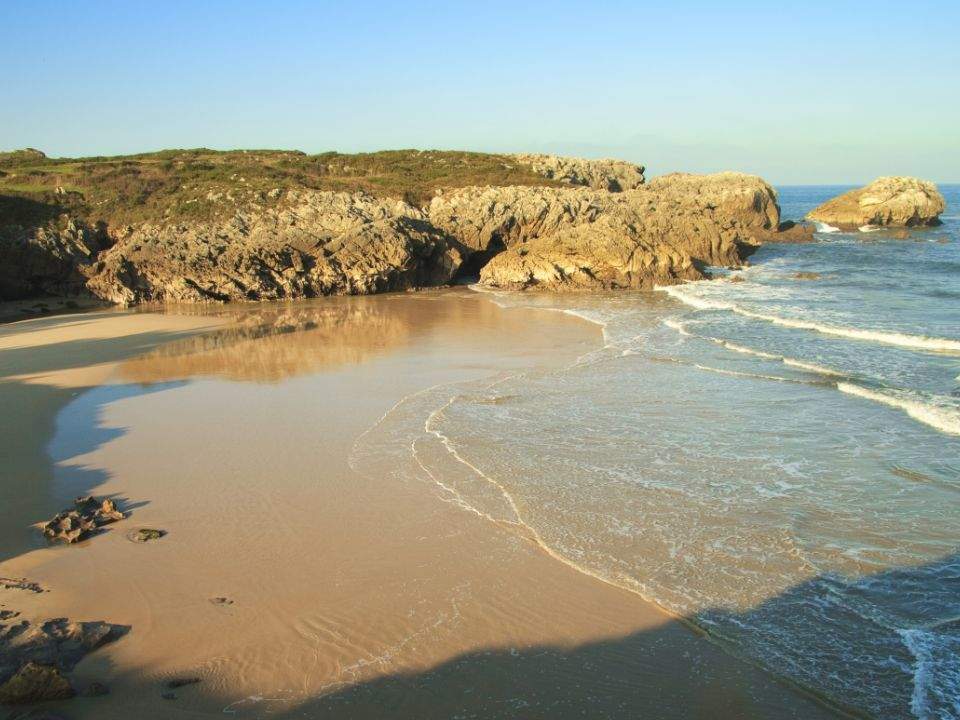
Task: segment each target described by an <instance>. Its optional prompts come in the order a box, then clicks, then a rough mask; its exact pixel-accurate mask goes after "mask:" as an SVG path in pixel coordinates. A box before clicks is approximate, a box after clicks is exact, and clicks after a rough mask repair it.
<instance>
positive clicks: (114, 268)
mask: <svg viewBox="0 0 960 720" xmlns="http://www.w3.org/2000/svg"><path fill="white" fill-rule="evenodd" d="M462 259H463V258H462V255H461V254H460V253H459V252H458V250H457V248H456V246H455V244H453V243H451V242H449V239H448V238H447V237H446V236H445V235H444V234H443V233H442V232H440V231H439V230H437V229H436V228H435V227H433V226H432V225H431V224H430V223H429V222H428V221H427V220H426V217H425V216H424V214H423V213H422V212H420V211H419V210H417V209H416V208H414V207H412V206H410V205H408V204H407V203H404V202H402V201H400V200H382V199H376V198H372V197H370V196H367V195H364V194H362V193H354V194H348V193H333V192H315V191H289V192H287V193H286V195H285V196H284V197H283V198H282V202H281V203H280V204H279V205H277V206H270V207H263V206H259V205H256V204H252V205H249V206H247V207H245V208H242V209H239V210H237V212H236V213H235V214H234V215H233V217H231V218H229V219H228V220H225V221H205V222H197V223H187V222H181V223H176V224H165V223H148V224H145V225H143V226H141V227H138V228H127V229H126V230H125V231H124V232H123V233H122V234H121V235H120V237H119V238H118V240H117V242H116V244H115V245H114V246H113V247H112V248H110V249H109V250H107V251H106V252H104V253H102V254H101V255H100V257H99V258H98V260H97V262H96V263H94V264H92V265H89V266H87V267H85V268H84V271H85V272H86V273H87V274H88V276H89V281H88V283H87V287H88V288H89V289H90V291H91V292H93V294H94V295H96V296H97V297H100V298H102V299H105V300H110V301H112V302H116V303H121V304H131V303H137V302H145V301H161V302H205V301H224V300H278V299H281V298H297V297H315V296H319V295H359V294H370V293H377V292H385V291H389V290H405V289H408V288H413V287H420V286H430V285H441V284H443V283H445V282H447V281H448V280H449V279H450V278H451V277H452V276H453V274H454V272H455V271H456V270H457V268H458V267H459V266H460V263H461V262H462Z"/></svg>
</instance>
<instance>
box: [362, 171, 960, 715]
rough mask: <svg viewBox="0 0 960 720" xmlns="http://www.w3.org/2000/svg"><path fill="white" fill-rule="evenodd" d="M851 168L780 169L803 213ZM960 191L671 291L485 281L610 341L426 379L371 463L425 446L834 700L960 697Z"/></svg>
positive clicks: (742, 649)
mask: <svg viewBox="0 0 960 720" xmlns="http://www.w3.org/2000/svg"><path fill="white" fill-rule="evenodd" d="M845 189H846V188H841V187H826V186H820V187H809V186H808V187H784V188H780V189H779V197H780V204H781V208H782V215H783V218H784V219H797V220H798V219H801V218H802V217H803V215H804V214H805V213H806V212H807V211H808V210H810V209H812V208H813V207H815V206H816V205H817V204H819V203H820V202H822V201H823V200H825V199H827V198H829V197H832V196H834V195H836V194H838V193H839V192H841V191H843V190H845ZM941 190H942V191H943V192H944V195H945V196H946V198H947V203H948V207H947V211H946V213H945V214H944V217H943V218H942V219H943V224H942V225H940V226H939V227H935V228H930V229H923V230H916V231H913V232H912V233H911V235H910V238H909V239H906V240H905V239H897V238H896V237H894V235H893V233H889V232H886V231H878V232H857V233H852V234H851V233H842V232H836V231H832V229H831V228H829V227H823V228H821V229H822V230H823V232H818V233H817V235H816V240H817V241H816V242H814V243H810V244H798V245H768V246H765V247H763V248H761V249H760V250H758V251H757V252H756V253H755V254H754V255H753V256H752V257H751V258H750V263H749V266H748V267H746V268H744V269H742V270H728V269H723V268H715V269H713V272H714V275H715V278H714V279H713V280H707V281H701V282H694V283H687V284H684V285H679V286H674V287H669V288H663V289H662V290H658V291H656V292H652V293H649V292H648V293H643V292H635V293H616V294H614V293H610V294H595V295H594V294H591V295H587V294H576V295H545V294H544V295H539V294H516V293H503V292H489V291H484V292H486V293H487V296H488V297H489V298H490V299H492V300H493V301H495V302H496V303H497V304H499V305H501V306H502V307H507V308H509V307H520V306H523V307H528V306H534V307H539V308H543V309H546V310H552V311H558V312H565V313H569V314H572V315H576V316H578V317H581V318H584V319H586V320H589V321H590V322H593V323H596V324H598V325H600V326H602V328H603V334H604V338H605V341H604V346H603V347H602V348H599V349H597V350H595V351H593V352H590V353H588V354H586V355H584V356H582V357H580V358H579V359H578V360H577V361H576V362H575V363H572V364H570V365H568V366H566V367H564V368H563V369H562V370H551V371H540V372H527V373H520V374H509V373H505V374H503V375H502V376H499V377H497V378H494V379H492V380H489V381H484V382H470V383H459V384H453V385H442V386H439V387H434V388H431V389H429V390H425V391H423V392H421V393H417V394H416V395H414V396H411V397H410V398H407V399H406V400H405V401H404V402H402V403H401V404H399V405H398V406H397V407H395V408H394V409H393V410H391V411H390V412H389V413H388V414H387V416H385V417H384V419H383V420H382V421H381V422H380V423H379V424H378V425H377V426H375V427H374V428H372V429H371V430H370V431H368V432H367V433H366V434H365V435H364V436H362V437H361V438H360V440H358V442H357V445H356V447H355V448H354V451H353V458H352V463H353V464H354V467H355V468H356V469H359V470H363V469H364V467H365V466H368V465H369V466H371V467H372V466H373V465H371V464H375V466H376V467H378V468H382V467H384V466H385V465H384V461H389V460H390V458H389V456H390V455H391V454H393V455H396V457H397V458H399V457H400V455H412V457H413V459H414V460H415V461H416V462H415V465H411V464H410V463H404V462H399V461H397V462H387V465H388V466H392V467H393V468H394V470H393V473H394V474H396V475H406V476H409V475H411V474H413V475H416V476H417V477H418V478H419V479H422V480H424V481H426V482H431V483H435V484H436V485H437V491H438V492H439V493H441V494H442V496H443V497H444V498H445V499H448V500H449V501H451V502H455V503H457V504H459V505H461V506H462V507H463V508H464V509H465V510H467V511H469V512H473V513H479V514H481V515H484V516H487V517H488V518H490V519H491V520H492V521H495V522H497V523H501V524H507V525H512V526H514V527H516V528H517V530H518V531H519V532H522V533H524V534H525V535H527V536H529V537H531V538H532V539H534V540H535V541H536V542H538V543H540V544H541V545H542V546H543V548H544V549H545V550H546V551H547V552H548V553H550V554H552V555H554V556H555V557H556V558H557V559H558V560H561V561H562V562H566V563H568V564H570V565H572V566H574V567H576V568H578V569H580V570H581V571H583V572H585V573H588V574H590V575H593V576H595V577H597V578H600V579H602V580H605V581H608V582H611V583H614V584H616V585H619V586H622V587H625V588H629V589H631V590H633V591H635V592H637V593H639V594H640V595H642V596H644V597H645V598H647V599H650V600H652V601H654V602H656V603H658V604H659V605H661V606H662V607H664V608H665V609H667V610H668V611H669V612H671V613H673V614H675V615H677V616H679V617H682V618H685V619H687V620H688V621H689V622H691V623H693V624H695V625H697V626H699V627H701V628H703V629H704V630H706V631H707V632H708V633H709V634H710V635H711V636H712V637H713V638H714V639H715V640H716V641H718V642H720V643H722V644H723V645H724V646H725V647H727V648H728V649H729V650H730V651H731V652H733V653H735V654H737V655H740V656H743V657H746V658H748V659H750V660H752V661H753V662H756V663H758V664H760V665H762V666H764V667H766V668H768V669H769V670H771V671H772V672H774V673H776V674H778V675H780V676H782V677H784V678H786V679H788V680H790V681H792V682H795V683H797V684H799V685H801V686H803V687H804V688H807V689H808V690H810V691H811V692H814V693H816V694H818V695H820V696H822V697H825V698H829V700H830V701H832V702H833V703H836V704H838V705H841V706H843V707H846V708H850V709H853V710H857V711H862V712H866V713H868V714H870V715H873V716H875V717H883V718H924V719H927V718H929V719H931V720H933V719H935V720H945V719H947V718H958V717H960V556H958V545H960V186H946V187H942V188H941ZM734 278H736V279H737V280H735V281H734V280H733V279H734ZM479 290H480V289H479V288H478V291H479ZM406 479H408V478H406Z"/></svg>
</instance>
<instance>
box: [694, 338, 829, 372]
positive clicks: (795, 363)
mask: <svg viewBox="0 0 960 720" xmlns="http://www.w3.org/2000/svg"><path fill="white" fill-rule="evenodd" d="M710 339H711V340H713V341H714V342H715V343H718V344H720V345H722V346H723V347H725V348H727V350H733V351H734V352H738V353H743V354H745V355H754V356H756V357H759V358H763V359H764V360H778V361H779V362H782V363H783V364H784V365H789V366H790V367H795V368H798V369H800V370H806V371H807V372H812V373H817V374H818V375H832V376H834V377H837V376H841V375H842V374H843V373H839V372H837V371H836V370H831V369H830V368H826V367H823V366H822V365H817V364H815V363H810V362H803V361H801V360H794V359H793V358H789V357H786V356H785V355H775V354H773V353H768V352H764V351H763V350H754V349H753V348H749V347H746V346H744V345H737V344H736V343H732V342H730V341H728V340H721V339H719V338H710Z"/></svg>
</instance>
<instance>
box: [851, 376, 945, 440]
mask: <svg viewBox="0 0 960 720" xmlns="http://www.w3.org/2000/svg"><path fill="white" fill-rule="evenodd" d="M837 390H839V391H840V392H845V393H847V394H848V395H856V396H858V397H862V398H865V399H867V400H873V401H874V402H878V403H882V404H884V405H889V406H890V407H895V408H899V409H901V410H903V411H905V412H906V413H907V414H908V415H909V416H910V417H912V418H913V419H914V420H918V421H919V422H922V423H924V424H926V425H929V426H930V427H932V428H936V429H937V430H939V431H941V432H945V433H948V434H950V435H960V408H951V407H944V406H942V405H936V404H934V403H932V402H924V401H923V400H922V399H921V398H919V397H918V396H916V395H914V394H913V393H910V392H907V391H904V390H871V389H869V388H865V387H863V386H862V385H856V384H854V383H848V382H838V383H837Z"/></svg>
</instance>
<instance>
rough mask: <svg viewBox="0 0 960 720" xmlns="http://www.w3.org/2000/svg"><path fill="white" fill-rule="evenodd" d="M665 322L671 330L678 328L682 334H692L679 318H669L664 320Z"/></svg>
mask: <svg viewBox="0 0 960 720" xmlns="http://www.w3.org/2000/svg"><path fill="white" fill-rule="evenodd" d="M663 324H664V325H666V326H667V327H668V328H670V329H671V330H676V331H677V332H678V333H680V334H681V335H690V331H689V330H687V328H686V327H684V325H683V323H682V322H680V321H679V320H672V319H667V320H664V321H663Z"/></svg>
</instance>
